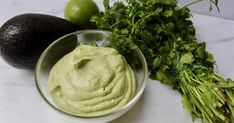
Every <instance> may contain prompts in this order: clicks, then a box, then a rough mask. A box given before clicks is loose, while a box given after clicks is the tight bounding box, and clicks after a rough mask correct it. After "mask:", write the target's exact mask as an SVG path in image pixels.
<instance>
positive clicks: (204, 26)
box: [0, 0, 234, 123]
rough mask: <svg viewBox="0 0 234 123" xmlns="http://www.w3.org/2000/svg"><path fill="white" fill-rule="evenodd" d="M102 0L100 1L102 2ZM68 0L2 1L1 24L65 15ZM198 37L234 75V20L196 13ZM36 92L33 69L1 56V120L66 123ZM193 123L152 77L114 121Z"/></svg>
mask: <svg viewBox="0 0 234 123" xmlns="http://www.w3.org/2000/svg"><path fill="white" fill-rule="evenodd" d="M100 1H101V0H97V2H99V3H100ZM66 2H67V0H56V1H52V0H7V1H6V0H0V26H1V25H2V24H3V23H4V22H5V21H7V20H8V19H9V18H11V17H13V16H15V15H17V14H21V13H26V12H27V13H31V12H37V13H44V14H52V15H56V16H60V17H63V8H64V6H65V3H66ZM193 22H194V24H195V26H196V29H197V37H198V39H200V40H202V41H206V42H207V49H208V50H209V51H210V52H211V53H213V54H214V56H215V59H216V62H217V64H218V66H219V73H220V74H221V75H223V76H225V77H231V78H234V63H233V61H234V48H233V46H234V21H231V20H225V19H222V18H216V17H210V16H205V15H199V14H194V17H193ZM47 108H48V107H47V105H46V104H45V103H44V102H43V100H42V98H41V97H40V95H39V94H38V92H37V89H36V87H35V82H34V72H33V71H24V70H18V69H15V68H12V67H11V66H8V65H7V64H6V63H5V62H4V61H3V60H2V59H1V58H0V123H67V122H65V121H63V120H60V119H59V118H57V117H56V116H54V115H53V113H52V112H51V111H49V110H48V109H47ZM172 122H173V123H192V121H191V118H190V116H189V113H188V112H187V111H186V110H184V109H183V108H182V105H181V98H180V95H179V94H178V93H177V92H175V91H173V90H172V89H171V88H170V87H168V86H166V85H162V84H161V83H160V82H158V81H152V80H149V82H148V85H147V88H146V90H145V92H144V94H143V96H142V98H141V99H140V101H139V102H138V103H137V104H136V105H135V106H134V108H133V109H132V110H130V111H129V112H128V113H127V114H125V115H124V116H122V117H120V118H119V119H116V120H115V121H113V122H111V123H172Z"/></svg>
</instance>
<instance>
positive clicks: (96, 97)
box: [48, 45, 136, 117]
mask: <svg viewBox="0 0 234 123" xmlns="http://www.w3.org/2000/svg"><path fill="white" fill-rule="evenodd" d="M48 85H49V92H50V95H51V98H52V100H53V102H54V103H55V105H56V106H57V108H59V109H60V110H62V111H64V112H67V113H70V114H73V115H77V116H84V117H93V116H100V115H105V114H108V113H111V112H113V111H116V110H118V109H120V108H121V107H123V106H124V105H125V104H127V103H128V102H129V101H130V100H131V99H132V98H133V96H134V95H135V91H136V78H135V74H134V72H133V70H132V68H131V67H130V65H129V64H128V63H127V62H126V60H125V58H124V57H123V56H122V55H120V54H119V53H118V51H117V50H115V49H113V48H104V47H95V46H88V45H80V46H78V47H77V48H76V49H74V50H73V51H72V52H70V53H68V54H67V55H65V56H64V57H63V58H61V59H60V60H59V61H58V62H57V63H56V64H55V65H54V66H53V68H52V70H51V71H50V75H49V83H48Z"/></svg>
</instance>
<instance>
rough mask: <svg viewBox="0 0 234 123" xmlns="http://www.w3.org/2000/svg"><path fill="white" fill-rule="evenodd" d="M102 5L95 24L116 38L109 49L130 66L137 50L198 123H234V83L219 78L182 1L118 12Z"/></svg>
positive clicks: (144, 2)
mask: <svg viewBox="0 0 234 123" xmlns="http://www.w3.org/2000/svg"><path fill="white" fill-rule="evenodd" d="M199 1H201V0H199ZM210 1H211V3H214V4H215V5H217V3H218V1H217V0H215V1H212V0H210ZM103 3H104V7H105V11H104V12H101V13H99V14H98V15H96V16H94V17H93V18H92V22H94V23H95V24H96V25H97V26H98V28H99V29H104V30H110V31H112V32H113V33H112V35H111V36H110V38H111V39H112V40H111V41H112V42H111V44H110V47H114V48H116V49H118V50H119V51H120V53H122V54H123V55H124V56H125V57H126V59H128V60H130V62H131V60H132V61H133V59H132V58H131V55H130V54H131V49H134V48H135V47H136V46H138V47H139V48H140V49H141V51H142V52H143V54H144V55H145V58H146V61H147V63H148V67H149V70H150V72H151V75H150V77H151V78H152V79H155V80H160V81H161V82H162V83H164V84H168V85H171V86H172V87H173V88H174V89H175V90H177V91H179V92H180V93H181V96H182V102H183V105H184V107H185V108H187V109H189V110H190V112H191V116H192V118H193V119H195V118H200V119H201V120H202V121H203V122H208V123H234V96H233V94H234V90H233V87H234V83H233V81H232V80H231V79H224V78H223V77H221V76H219V75H217V74H216V73H215V72H214V59H213V56H212V54H210V53H209V52H207V51H206V44H205V43H204V42H200V41H198V40H197V39H196V34H195V32H196V30H195V28H194V26H193V23H192V21H191V20H190V18H191V16H192V15H191V12H190V11H189V9H188V8H187V6H184V7H179V6H178V5H177V0H138V1H136V0H127V1H126V3H123V2H115V3H114V5H113V6H110V5H109V0H104V2H103ZM210 8H212V6H211V7H210ZM133 62H134V61H133Z"/></svg>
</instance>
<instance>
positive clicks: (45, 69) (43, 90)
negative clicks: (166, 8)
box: [35, 30, 148, 115]
mask: <svg viewBox="0 0 234 123" xmlns="http://www.w3.org/2000/svg"><path fill="white" fill-rule="evenodd" d="M109 34H110V32H108V31H100V30H85V31H77V32H74V33H70V34H68V35H65V36H63V37H61V38H59V39H58V40H56V41H55V42H53V43H52V44H51V45H50V46H49V47H47V49H46V50H45V51H44V52H43V53H42V55H41V56H40V58H39V60H38V62H37V65H36V73H35V81H36V85H37V88H38V90H39V92H40V94H41V96H42V97H43V98H44V100H45V101H46V102H47V103H48V104H49V105H50V106H52V107H53V108H55V109H56V110H58V111H59V109H58V108H57V106H56V105H55V104H54V103H53V101H52V99H51V97H50V94H49V91H48V77H49V72H50V70H51V68H52V67H53V66H54V65H55V63H56V62H57V61H58V60H59V59H61V58H62V57H63V56H64V55H65V54H67V53H69V52H71V51H72V50H73V49H75V48H76V47H77V46H79V45H80V44H84V45H95V46H98V47H103V46H105V44H106V42H109V41H108V35H109ZM131 55H132V56H131V58H134V61H137V62H134V64H131V62H128V63H129V64H130V66H131V67H132V69H133V70H134V72H135V74H136V79H137V90H136V96H135V97H134V98H133V99H132V100H131V101H130V102H129V103H128V104H127V105H125V106H124V107H123V109H124V108H125V107H127V106H129V105H132V103H134V102H135V101H136V100H137V99H136V98H137V97H138V98H139V96H140V95H141V93H142V92H143V90H144V88H145V86H146V79H147V76H148V74H147V71H148V70H147V64H146V61H145V59H144V56H143V54H142V53H141V51H140V50H139V49H138V48H137V47H136V48H135V49H134V50H133V51H132V54H131ZM120 110H121V109H120ZM61 112H62V113H65V112H63V111H61ZM65 114H67V113H65ZM68 115H72V114H68Z"/></svg>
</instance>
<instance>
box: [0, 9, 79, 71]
mask: <svg viewBox="0 0 234 123" xmlns="http://www.w3.org/2000/svg"><path fill="white" fill-rule="evenodd" d="M74 31H76V27H75V25H73V24H72V23H71V22H69V21H67V20H65V19H62V18H59V17H55V16H50V15H45V14H35V13H29V14H22V15H18V16H15V17H13V18H11V19H10V20H8V21H7V22H6V23H5V24H3V25H2V27H1V28H0V54H1V57H2V58H3V59H4V60H5V61H6V62H7V63H8V64H9V65H11V66H13V67H15V68H20V69H34V67H35V65H36V62H37V60H38V58H39V56H40V55H41V53H42V52H43V51H44V49H45V48H46V47H47V46H48V45H50V44H51V43H52V42H53V41H55V40H56V39H58V38H59V37H61V36H63V35H65V34H67V33H71V32H74Z"/></svg>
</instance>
